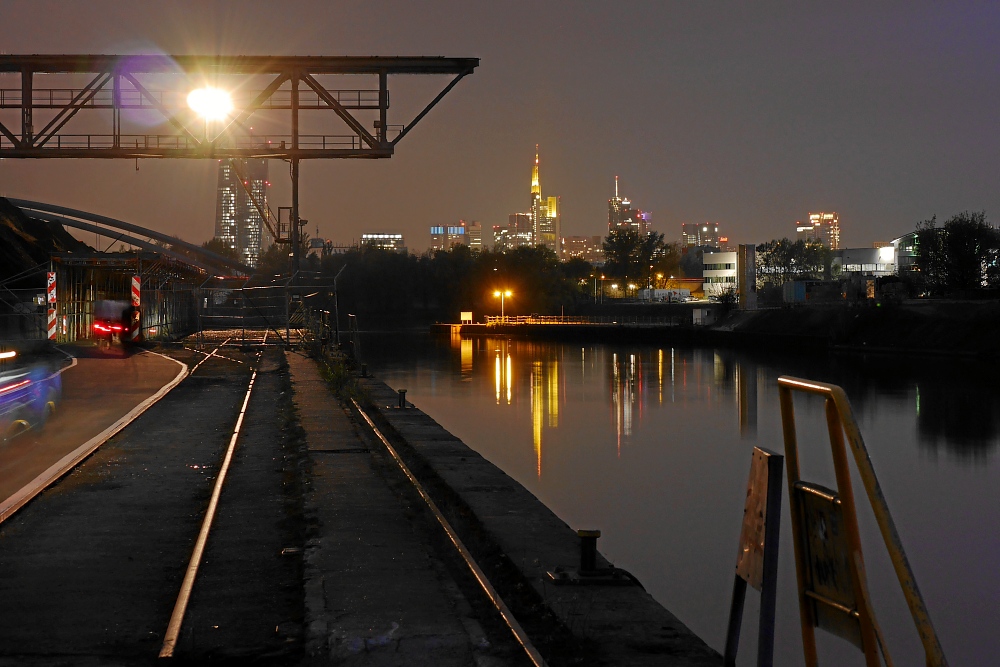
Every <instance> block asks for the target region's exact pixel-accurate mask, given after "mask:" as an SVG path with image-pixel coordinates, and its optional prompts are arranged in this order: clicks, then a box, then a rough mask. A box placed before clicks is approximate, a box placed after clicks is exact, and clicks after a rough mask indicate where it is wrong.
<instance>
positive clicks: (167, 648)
mask: <svg viewBox="0 0 1000 667" xmlns="http://www.w3.org/2000/svg"><path fill="white" fill-rule="evenodd" d="M216 350H218V348H216ZM212 354H215V352H212ZM208 358H209V357H205V359H202V361H201V362H199V365H200V363H203V362H204V361H206V360H207V359H208ZM195 368H197V366H196V367H195ZM193 372H194V371H193V370H192V373H193ZM256 380H257V370H256V369H254V372H253V374H252V375H251V376H250V384H249V386H247V393H246V396H244V397H243V406H242V407H241V408H240V414H239V417H237V418H236V427H235V428H234V429H233V435H232V437H230V439H229V447H228V448H227V449H226V456H225V458H224V459H223V460H222V467H221V468H220V469H219V476H218V477H216V478H215V486H214V487H213V489H212V498H211V500H209V502H208V510H207V511H206V512H205V518H204V519H202V522H201V530H200V531H199V532H198V540H197V541H196V542H195V545H194V550H193V551H192V552H191V560H190V561H188V566H187V570H186V571H185V573H184V581H183V582H181V589H180V592H179V593H178V594H177V601H176V602H175V603H174V610H173V612H172V613H171V614H170V622H169V623H168V624H167V631H166V633H165V634H164V636H163V646H162V647H161V648H160V655H159V657H161V658H172V657H173V656H174V650H175V649H176V648H177V637H178V635H179V634H180V632H181V626H182V625H183V623H184V615H185V614H186V613H187V607H188V603H189V602H190V600H191V591H192V590H193V589H194V582H195V579H196V578H197V576H198V567H199V566H200V565H201V559H202V556H203V555H204V553H205V545H206V544H207V543H208V534H209V531H211V529H212V522H213V521H214V520H215V513H216V510H217V509H218V507H219V497H220V496H221V495H222V485H223V484H224V483H225V481H226V474H227V473H228V472H229V465H230V463H232V460H233V452H234V451H235V450H236V441H237V439H239V437H240V429H241V428H242V427H243V417H244V416H245V415H246V412H247V406H248V405H249V404H250V393H251V392H252V391H253V385H254V382H255V381H256Z"/></svg>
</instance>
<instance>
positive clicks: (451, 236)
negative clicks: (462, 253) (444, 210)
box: [431, 220, 469, 250]
mask: <svg viewBox="0 0 1000 667" xmlns="http://www.w3.org/2000/svg"><path fill="white" fill-rule="evenodd" d="M460 245H465V246H467V245H469V234H468V225H466V223H465V220H459V221H458V224H455V225H434V226H432V227H431V250H451V249H452V248H454V247H455V246H460Z"/></svg>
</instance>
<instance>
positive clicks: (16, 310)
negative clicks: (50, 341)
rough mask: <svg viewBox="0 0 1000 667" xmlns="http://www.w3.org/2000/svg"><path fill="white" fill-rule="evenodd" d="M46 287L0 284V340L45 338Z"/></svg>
mask: <svg viewBox="0 0 1000 667" xmlns="http://www.w3.org/2000/svg"><path fill="white" fill-rule="evenodd" d="M46 325H47V314H46V305H45V288H44V287H42V288H39V289H15V290H12V289H8V288H7V287H2V286H0V340H44V339H45V337H46V335H47V330H46Z"/></svg>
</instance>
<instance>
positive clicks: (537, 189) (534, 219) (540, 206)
mask: <svg viewBox="0 0 1000 667" xmlns="http://www.w3.org/2000/svg"><path fill="white" fill-rule="evenodd" d="M559 203H560V202H559V197H542V185H541V181H540V180H539V178H538V144H535V164H534V165H533V166H532V168H531V236H532V242H533V244H534V245H536V246H545V247H546V248H549V249H550V250H552V251H553V252H554V253H556V256H560V255H561V253H560V247H559V234H560V231H561V229H560V228H561V226H562V224H561V221H562V219H561V217H560V214H559Z"/></svg>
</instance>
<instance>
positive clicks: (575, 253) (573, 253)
mask: <svg viewBox="0 0 1000 667" xmlns="http://www.w3.org/2000/svg"><path fill="white" fill-rule="evenodd" d="M562 246H563V248H562V256H563V259H567V260H568V259H574V258H577V259H582V260H585V261H587V262H590V263H591V264H595V265H597V264H603V263H604V240H603V239H602V238H601V237H600V236H565V237H563V240H562Z"/></svg>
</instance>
